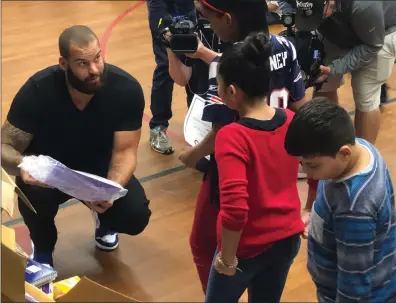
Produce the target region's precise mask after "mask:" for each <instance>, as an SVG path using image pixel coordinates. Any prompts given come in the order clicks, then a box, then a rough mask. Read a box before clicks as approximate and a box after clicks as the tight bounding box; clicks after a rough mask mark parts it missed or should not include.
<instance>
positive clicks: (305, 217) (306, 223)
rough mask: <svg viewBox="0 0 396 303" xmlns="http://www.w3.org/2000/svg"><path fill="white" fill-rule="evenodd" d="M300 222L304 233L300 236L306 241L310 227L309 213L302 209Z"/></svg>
mask: <svg viewBox="0 0 396 303" xmlns="http://www.w3.org/2000/svg"><path fill="white" fill-rule="evenodd" d="M301 220H302V221H303V222H304V233H303V234H302V238H303V239H308V232H309V228H310V226H311V211H310V210H308V209H304V210H303V212H302V214H301Z"/></svg>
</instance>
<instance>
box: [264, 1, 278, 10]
mask: <svg viewBox="0 0 396 303" xmlns="http://www.w3.org/2000/svg"><path fill="white" fill-rule="evenodd" d="M267 6H268V11H269V12H276V11H277V10H278V8H279V4H278V1H267Z"/></svg>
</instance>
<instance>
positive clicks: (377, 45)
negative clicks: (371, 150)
mask: <svg viewBox="0 0 396 303" xmlns="http://www.w3.org/2000/svg"><path fill="white" fill-rule="evenodd" d="M279 5H280V8H281V10H282V11H283V10H287V9H293V8H295V9H296V15H295V26H296V29H297V30H298V31H313V30H317V32H318V33H319V36H320V37H321V39H322V42H323V46H324V52H325V60H324V64H323V65H322V66H320V70H321V72H322V75H321V76H320V78H319V79H318V82H321V81H322V82H323V81H325V82H324V84H323V86H322V88H321V89H320V90H318V91H315V93H314V94H315V95H318V96H325V97H327V98H329V99H330V100H333V101H335V102H338V95H337V89H338V88H339V86H340V85H341V84H342V82H343V75H344V74H346V73H351V75H352V91H353V97H354V101H355V106H356V114H355V128H356V135H357V136H358V137H360V138H363V139H366V140H368V141H370V142H371V143H375V141H376V138H377V135H378V132H379V128H380V110H379V105H380V96H381V87H382V85H383V84H384V83H385V82H386V81H387V79H388V78H389V77H390V74H391V72H392V68H393V63H394V61H395V56H396V1H387V0H382V1H381V0H378V1H356V0H327V1H323V0H303V1H295V0H279Z"/></svg>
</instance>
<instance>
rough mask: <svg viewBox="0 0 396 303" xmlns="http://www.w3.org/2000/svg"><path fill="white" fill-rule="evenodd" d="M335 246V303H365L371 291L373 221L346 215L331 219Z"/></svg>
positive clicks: (372, 219)
mask: <svg viewBox="0 0 396 303" xmlns="http://www.w3.org/2000/svg"><path fill="white" fill-rule="evenodd" d="M334 234H335V238H336V242H337V267H338V275H337V297H336V302H339V303H343V302H348V303H349V302H356V303H358V302H368V299H369V298H370V295H371V290H372V279H373V268H372V267H373V264H374V243H375V237H376V220H375V218H373V217H372V216H368V215H367V214H363V213H358V212H350V213H344V214H342V215H337V216H335V218H334Z"/></svg>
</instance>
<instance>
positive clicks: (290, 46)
mask: <svg viewBox="0 0 396 303" xmlns="http://www.w3.org/2000/svg"><path fill="white" fill-rule="evenodd" d="M274 37H275V38H276V40H277V41H278V42H279V43H280V44H282V45H284V46H285V47H286V48H287V49H289V50H290V49H291V51H292V54H293V55H292V56H293V58H292V61H294V60H296V59H297V52H296V48H295V47H294V45H293V43H291V42H290V41H289V40H287V39H286V38H285V37H281V36H277V35H274Z"/></svg>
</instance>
